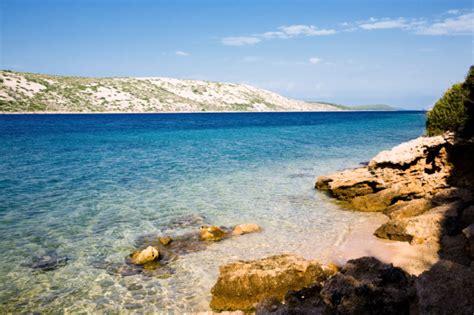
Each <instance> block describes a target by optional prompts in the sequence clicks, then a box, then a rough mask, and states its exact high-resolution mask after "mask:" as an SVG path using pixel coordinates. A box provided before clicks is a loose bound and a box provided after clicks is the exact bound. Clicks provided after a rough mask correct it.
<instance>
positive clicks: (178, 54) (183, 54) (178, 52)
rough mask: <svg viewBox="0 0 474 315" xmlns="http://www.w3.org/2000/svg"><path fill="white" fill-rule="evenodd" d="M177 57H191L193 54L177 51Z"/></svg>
mask: <svg viewBox="0 0 474 315" xmlns="http://www.w3.org/2000/svg"><path fill="white" fill-rule="evenodd" d="M175 55H176V56H181V57H187V56H190V55H191V54H190V53H188V52H185V51H181V50H177V51H175Z"/></svg>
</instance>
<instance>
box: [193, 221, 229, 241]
mask: <svg viewBox="0 0 474 315" xmlns="http://www.w3.org/2000/svg"><path fill="white" fill-rule="evenodd" d="M199 236H200V238H201V240H203V241H220V240H222V239H223V238H224V237H226V236H227V232H225V231H224V230H223V229H221V228H220V227H218V226H215V225H211V226H207V225H205V226H201V228H200V229H199Z"/></svg>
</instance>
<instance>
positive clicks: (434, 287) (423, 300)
mask: <svg viewBox="0 0 474 315" xmlns="http://www.w3.org/2000/svg"><path fill="white" fill-rule="evenodd" d="M416 287H417V292H418V293H417V295H418V300H419V313H420V314H466V315H468V314H469V315H472V314H474V302H473V301H474V264H471V266H470V267H467V266H464V265H461V264H458V263H455V262H452V261H449V260H444V259H442V260H440V261H438V262H437V263H436V264H435V265H433V266H432V267H431V268H430V269H429V270H427V271H425V272H423V273H422V274H421V275H420V276H419V277H418V278H417V279H416Z"/></svg>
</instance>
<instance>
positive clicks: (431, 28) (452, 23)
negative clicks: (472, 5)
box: [357, 10, 474, 35]
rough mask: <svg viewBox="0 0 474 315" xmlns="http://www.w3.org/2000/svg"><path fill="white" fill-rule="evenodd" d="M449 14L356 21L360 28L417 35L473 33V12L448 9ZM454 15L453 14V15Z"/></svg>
mask: <svg viewBox="0 0 474 315" xmlns="http://www.w3.org/2000/svg"><path fill="white" fill-rule="evenodd" d="M447 13H448V14H450V15H451V16H450V17H448V18H445V19H442V20H428V19H407V18H403V17H399V18H395V19H392V18H381V19H377V18H370V19H369V20H368V21H364V22H358V23H357V24H358V27H359V28H360V29H362V30H381V29H401V30H404V31H410V32H413V33H414V34H417V35H471V34H473V33H474V13H472V12H468V13H466V12H464V13H463V12H461V10H449V11H448V12H447ZM453 15H454V16H453Z"/></svg>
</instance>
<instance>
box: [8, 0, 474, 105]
mask: <svg viewBox="0 0 474 315" xmlns="http://www.w3.org/2000/svg"><path fill="white" fill-rule="evenodd" d="M0 4H1V7H0V9H1V10H0V14H1V15H0V68H2V69H10V70H15V71H26V72H34V73H44V74H58V75H74V76H94V77H111V76H161V77H173V78H181V79H200V80H211V81H223V82H234V83H245V84H250V85H254V86H257V87H260V88H264V89H268V90H271V91H274V92H277V93H280V94H282V95H285V96H288V97H291V98H297V99H302V100H310V101H326V102H333V103H338V104H344V105H363V104H388V105H392V106H396V107H401V108H406V109H426V108H430V107H431V106H432V105H433V104H434V102H435V101H436V100H437V99H438V98H439V97H440V96H441V95H442V94H443V92H444V91H445V90H446V89H447V88H448V87H449V86H450V85H452V84H453V83H455V82H458V81H462V80H463V78H464V76H465V74H466V73H467V70H468V68H469V66H470V65H472V64H473V63H474V62H473V60H474V56H473V54H474V53H473V43H474V37H473V33H474V11H473V10H474V9H473V2H472V1H471V0H468V1H461V0H459V1H457V0H397V1H395V0H358V1H355V0H330V1H329V0H327V1H318V0H313V1H309V0H305V1H303V0H292V1H290V0H287V1H280V0H253V1H250V0H238V1H237V0H235V1H234V0H213V1H211V0H174V1H171V0H170V1H165V0H153V1H152V0H128V1H125V0H114V1H112V0H95V1H92V0H41V1H39V0H0Z"/></svg>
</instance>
